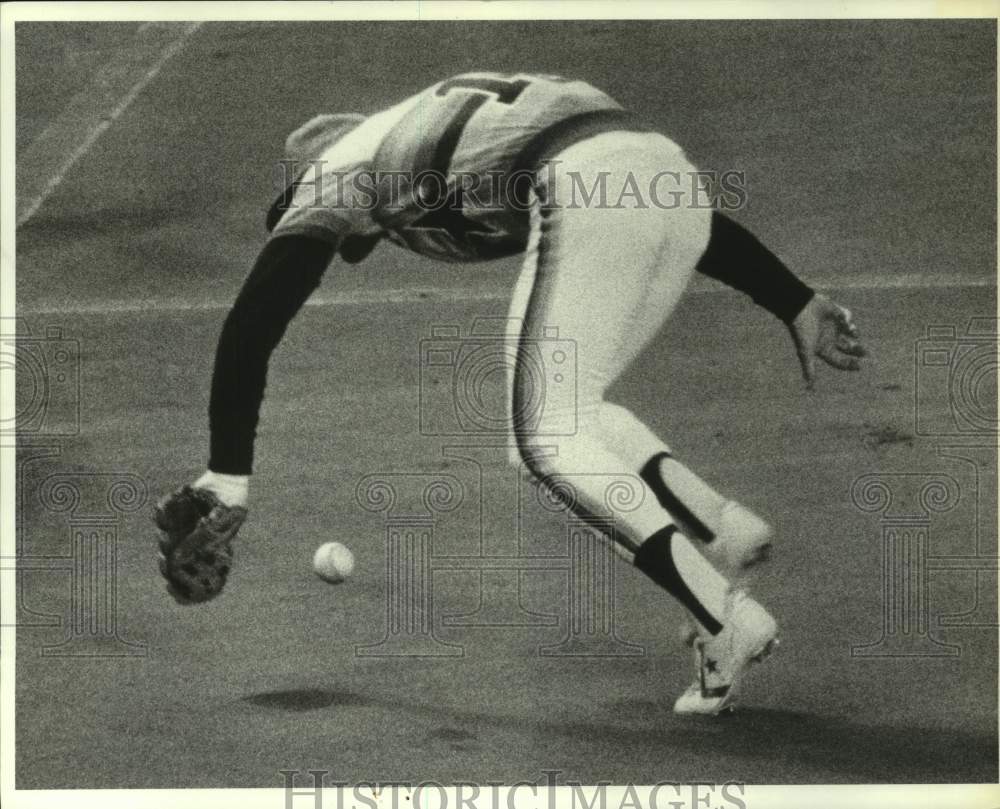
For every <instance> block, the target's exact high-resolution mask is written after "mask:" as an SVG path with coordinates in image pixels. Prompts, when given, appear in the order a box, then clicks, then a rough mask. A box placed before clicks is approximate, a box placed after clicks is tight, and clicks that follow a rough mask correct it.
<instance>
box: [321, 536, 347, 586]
mask: <svg viewBox="0 0 1000 809" xmlns="http://www.w3.org/2000/svg"><path fill="white" fill-rule="evenodd" d="M313 570H314V571H316V575H317V576H319V577H320V578H321V579H322V580H323V581H325V582H329V583H330V584H340V583H341V582H342V581H344V579H346V578H347V577H348V576H350V575H351V572H352V571H353V570H354V554H353V553H351V551H350V549H349V548H348V547H347V546H346V545H341V544H340V543H339V542H327V543H326V544H325V545H320V546H319V547H318V548H317V549H316V553H315V554H314V555H313Z"/></svg>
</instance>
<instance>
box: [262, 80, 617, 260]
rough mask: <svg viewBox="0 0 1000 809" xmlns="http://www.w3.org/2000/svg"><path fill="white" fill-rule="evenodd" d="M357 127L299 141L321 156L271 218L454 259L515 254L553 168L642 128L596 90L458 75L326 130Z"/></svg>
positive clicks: (293, 228)
mask: <svg viewBox="0 0 1000 809" xmlns="http://www.w3.org/2000/svg"><path fill="white" fill-rule="evenodd" d="M352 117H354V116H320V117H319V118H317V119H314V122H311V124H306V126H305V127H303V128H302V129H300V130H298V133H293V136H292V138H291V140H292V141H294V140H297V139H305V140H314V141H315V143H316V144H318V146H316V147H315V149H314V150H313V151H315V152H321V154H315V155H314V154H312V153H310V154H309V155H308V157H309V161H310V167H309V170H308V171H306V172H305V173H304V174H303V175H301V176H300V178H299V180H297V185H298V186H299V188H298V190H296V188H295V187H290V188H289V189H287V190H286V194H285V196H288V197H290V195H292V194H293V193H294V197H290V202H291V204H289V200H287V199H286V200H283V201H282V202H280V203H276V205H275V206H274V207H273V208H272V216H271V217H269V221H270V222H271V224H272V225H274V234H275V235H281V234H283V233H284V234H290V233H296V232H297V233H303V234H307V235H313V236H317V237H319V238H333V239H336V240H341V239H343V238H345V237H346V236H348V235H350V234H363V235H365V236H371V235H374V234H377V233H381V234H384V235H386V236H387V237H388V238H389V239H391V240H392V241H394V242H395V243H397V244H399V245H401V246H404V247H407V248H409V249H411V250H413V251H415V252H417V253H420V254H422V255H426V256H429V257H431V258H438V259H443V260H446V261H482V260H487V259H491V258H498V257H501V256H506V255H512V254H514V253H518V252H520V251H522V250H523V249H524V248H525V245H526V244H527V240H528V233H529V229H530V227H529V205H530V196H531V188H532V183H533V178H534V174H535V171H536V169H537V168H538V167H539V164H540V162H541V161H542V160H543V158H545V157H546V156H548V155H552V154H554V153H555V152H556V151H558V149H559V148H561V147H565V146H567V145H569V144H570V143H571V142H573V141H574V140H580V139H582V138H585V137H588V136H589V135H591V134H596V133H597V132H599V131H608V130H612V129H618V130H621V129H631V128H634V127H635V124H634V122H632V121H631V119H630V118H629V116H628V114H627V113H626V112H625V111H624V110H623V109H622V107H621V105H620V104H618V102H616V101H615V100H614V99H612V98H611V97H610V96H608V95H607V94H606V93H604V92H602V91H600V90H598V89H596V88H595V87H592V86H591V85H589V84H587V83H586V82H584V81H578V80H569V79H563V78H561V77H558V76H548V75H539V74H531V73H511V74H507V73H490V72H476V73H465V74H462V75H460V76H454V77H452V78H450V79H447V80H445V81H442V82H439V83H438V84H435V85H433V86H431V87H428V88H427V89H426V90H424V91H422V92H420V93H418V94H416V95H414V96H411V97H410V98H408V99H406V100H405V101H403V102H401V103H399V104H397V105H395V106H393V107H391V108H389V109H387V110H384V111H383V112H380V113H376V114H375V115H372V116H369V117H368V118H367V119H366V120H364V122H363V123H361V124H360V125H356V126H355V128H354V129H353V130H352V131H349V132H348V133H347V134H346V135H343V136H342V137H339V136H337V134H336V132H333V131H330V132H327V129H328V128H330V127H333V126H344V125H345V124H344V119H345V118H352ZM324 118H328V119H330V123H329V124H327V123H325V121H324ZM313 128H315V130H316V131H315V132H313V131H312V129H313ZM324 144H328V146H325V147H324ZM305 151H306V152H310V150H309V149H305Z"/></svg>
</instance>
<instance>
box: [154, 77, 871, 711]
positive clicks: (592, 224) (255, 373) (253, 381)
mask: <svg viewBox="0 0 1000 809" xmlns="http://www.w3.org/2000/svg"><path fill="white" fill-rule="evenodd" d="M286 147H287V151H288V155H289V157H290V158H292V159H295V160H296V161H298V164H299V165H300V166H301V167H304V169H305V170H304V171H303V172H302V173H301V174H300V175H299V176H298V178H297V180H296V181H295V182H293V183H291V184H290V186H289V188H288V189H287V190H286V191H285V193H284V194H283V195H282V196H281V198H280V199H279V200H278V201H277V202H276V203H275V204H274V206H272V209H271V211H270V213H269V215H268V221H267V224H268V228H269V230H270V231H271V235H270V239H269V240H268V242H267V244H266V245H265V246H264V249H263V250H262V252H261V253H260V256H259V257H258V259H257V261H256V263H255V265H254V267H253V269H252V271H251V272H250V275H249V276H248V278H247V279H246V281H245V283H244V286H243V289H242V290H241V292H240V293H239V296H238V297H237V299H236V302H235V304H234V305H233V308H232V310H231V311H230V313H229V315H228V317H227V318H226V321H225V324H224V326H223V328H222V333H221V336H220V338H219V343H218V349H217V353H216V357H215V370H214V375H213V379H212V393H211V406H210V426H211V453H210V459H209V462H208V471H206V472H205V474H204V475H202V476H201V477H200V478H199V479H198V480H197V481H195V482H193V483H192V484H190V485H189V486H185V487H183V488H182V489H180V490H178V491H177V492H175V493H174V494H172V495H170V496H168V497H167V498H165V499H164V500H163V501H161V503H160V505H159V506H158V507H157V512H156V521H157V524H158V526H159V527H160V529H161V530H162V532H163V539H162V540H161V543H160V547H161V556H160V567H161V572H162V573H163V575H164V577H165V578H166V579H167V582H168V588H169V590H170V592H171V593H172V594H173V595H174V597H175V598H176V599H177V600H178V601H181V602H183V603H197V602H203V601H207V600H209V599H211V598H213V597H214V596H216V595H218V593H219V592H220V591H221V590H222V588H223V586H224V584H225V581H226V576H227V575H228V572H229V568H230V565H231V562H232V546H231V542H232V539H233V537H234V536H235V534H236V532H237V531H238V530H239V528H240V526H241V524H242V523H243V521H244V519H245V517H246V514H247V512H246V507H247V495H248V483H249V477H250V474H251V471H252V461H253V447H254V439H255V435H256V427H257V421H258V415H259V411H260V406H261V401H262V399H263V395H264V386H265V378H266V373H267V367H268V361H269V358H270V356H271V353H272V351H273V350H274V348H275V347H276V346H277V345H278V343H279V342H280V340H281V338H282V335H283V334H284V332H285V328H286V326H287V325H288V323H289V322H290V321H291V319H292V318H293V317H294V316H295V314H296V313H297V312H298V311H299V309H300V308H301V307H302V305H303V304H304V303H305V301H306V299H307V298H308V297H309V295H310V293H312V291H313V290H314V289H315V288H316V287H317V286H318V284H319V283H320V279H321V277H322V276H323V273H324V272H325V270H326V268H327V266H328V265H329V264H330V262H331V260H332V259H333V258H334V257H335V256H336V255H338V254H339V255H340V256H341V257H342V258H343V259H344V260H346V261H348V262H351V263H354V262H358V261H360V260H362V259H363V258H364V257H365V256H366V255H368V254H369V253H370V252H371V251H372V250H373V249H374V248H375V246H376V245H377V243H378V242H379V241H381V240H382V239H388V240H389V241H392V242H394V243H396V244H397V245H400V246H402V247H404V248H406V249H409V250H412V251H414V252H416V253H419V254H421V255H424V256H429V257H432V258H438V259H441V260H444V261H452V262H461V261H482V260H488V259H493V258H497V257H501V256H509V255H513V254H517V253H524V264H523V269H522V271H521V275H520V278H519V280H518V282H517V286H516V288H515V291H514V295H513V301H512V303H511V309H510V319H509V321H508V322H509V323H511V324H514V325H513V326H512V327H511V330H510V333H509V335H508V339H509V340H511V341H512V343H514V344H516V346H517V352H518V353H517V356H518V359H517V362H516V364H515V366H514V368H513V370H512V373H510V375H509V376H510V379H509V399H508V403H509V420H510V430H511V433H512V435H513V436H514V439H515V442H514V444H515V447H516V450H517V455H518V456H519V461H520V462H521V463H523V464H524V465H525V467H526V468H527V469H528V470H529V471H530V472H531V474H533V475H534V476H535V477H536V478H537V479H538V480H539V481H540V482H541V483H542V484H543V485H546V486H548V487H550V488H552V489H556V488H557V487H558V485H559V482H560V479H561V478H563V477H564V476H567V475H574V478H573V483H574V486H575V487H576V492H577V499H576V501H575V502H574V504H573V506H572V508H573V509H574V511H575V512H576V514H577V516H579V517H581V518H582V519H585V520H586V519H587V518H588V516H593V514H595V513H596V512H597V511H598V510H603V509H604V508H606V506H605V504H604V502H603V487H599V486H598V485H597V484H596V483H595V485H594V489H593V490H589V489H588V485H587V480H588V476H587V474H581V473H591V475H592V476H593V477H594V480H595V481H596V480H597V479H598V478H597V476H598V475H600V476H603V479H604V480H606V479H607V476H608V475H616V474H621V475H636V474H638V475H639V477H640V478H641V480H642V481H643V485H644V486H645V487H646V491H645V492H644V494H645V495H646V496H645V497H642V498H640V499H641V500H642V502H641V503H640V505H639V506H638V507H636V508H634V509H632V510H628V511H622V512H621V513H616V514H614V518H615V526H616V528H615V531H614V536H613V537H611V538H610V540H611V541H613V542H614V543H615V544H616V549H617V550H619V551H620V552H621V554H622V555H623V556H625V557H626V558H627V559H629V560H631V561H632V563H633V564H634V565H635V566H636V567H637V568H639V569H640V570H641V571H643V572H644V573H645V574H647V575H648V576H649V577H650V578H651V579H652V580H653V581H654V582H656V583H657V584H658V585H660V586H661V587H662V588H663V589H665V590H666V591H667V592H668V593H670V594H671V595H672V596H674V597H675V598H676V599H677V600H678V601H680V602H681V604H683V606H684V607H685V608H686V609H687V612H688V613H689V614H690V615H691V616H692V618H693V628H694V636H693V640H692V642H693V646H694V649H695V665H696V672H695V678H694V682H693V684H692V685H691V686H690V687H689V688H688V689H687V690H686V691H684V692H683V693H682V694H681V696H680V697H679V698H678V699H677V701H676V703H675V706H674V709H675V711H677V712H679V713H702V714H714V713H718V712H719V711H720V710H722V709H724V708H726V707H728V706H729V705H730V703H731V700H732V699H733V696H734V693H735V688H736V686H737V684H738V680H739V678H740V675H741V674H742V672H743V671H744V670H745V669H746V668H747V667H748V666H749V665H750V663H752V662H753V661H755V660H759V659H762V658H763V657H765V656H766V655H767V654H768V653H769V652H770V651H771V649H772V647H773V646H774V644H775V642H776V638H777V626H776V623H775V621H774V619H773V618H772V617H771V615H769V614H768V612H767V611H766V610H765V609H764V608H763V607H762V606H761V605H760V604H758V603H757V602H756V601H754V600H753V599H751V598H750V597H749V596H748V595H747V594H746V593H745V592H744V591H743V590H741V589H740V588H738V587H735V586H734V585H732V584H731V580H732V579H733V578H734V577H736V576H737V575H738V574H739V573H740V572H741V571H742V570H743V569H745V568H746V567H748V566H750V565H752V564H754V563H756V562H758V561H761V560H762V559H763V558H765V557H766V554H767V551H768V548H769V546H770V541H771V529H770V528H769V526H768V525H767V524H766V523H765V522H764V521H763V520H761V519H760V518H758V517H757V516H755V515H754V514H752V513H751V512H750V511H749V510H747V509H745V508H744V507H742V506H740V505H739V504H737V503H735V502H732V501H728V500H727V499H726V498H724V497H723V496H722V495H720V494H718V493H717V492H716V491H714V490H713V489H712V488H711V487H710V486H709V485H708V484H707V483H705V482H704V481H702V480H701V479H700V478H699V477H697V476H696V475H695V474H694V473H693V472H692V471H690V470H689V469H687V468H686V467H685V466H684V465H683V464H682V463H680V462H679V461H678V460H677V459H676V458H674V457H673V456H672V455H671V452H670V450H669V448H668V447H667V445H666V444H665V443H664V442H663V440H662V439H660V438H659V437H657V436H656V435H654V434H653V433H652V432H651V431H650V429H649V428H648V427H646V425H645V424H643V423H642V422H641V421H640V420H639V419H638V418H636V416H634V415H633V414H632V413H631V412H630V411H629V410H627V409H626V408H624V407H622V406H620V405H617V404H613V403H611V402H609V401H606V399H605V392H606V391H607V389H608V388H609V386H610V385H611V384H612V382H614V380H615V379H616V377H617V376H618V375H619V374H620V373H621V371H622V370H623V369H624V368H625V367H626V366H627V365H628V363H629V362H630V361H631V360H632V359H633V358H634V357H635V356H636V355H637V354H638V353H639V351H640V350H641V349H642V348H643V346H644V345H645V344H646V343H647V342H648V341H649V340H650V339H651V338H652V337H653V335H654V334H655V333H656V332H657V330H658V329H659V328H660V326H661V325H662V323H663V322H664V321H665V320H666V319H667V318H668V317H669V316H670V313H671V311H672V310H673V308H674V306H675V305H676V303H677V301H678V299H679V297H680V295H681V293H682V292H683V290H684V288H685V286H686V285H687V283H688V281H689V279H690V277H691V274H692V273H693V272H694V271H695V270H697V271H698V272H701V273H703V274H705V275H708V276H710V277H712V278H715V279H718V280H720V281H722V282H723V283H725V284H728V285H729V286H731V287H733V288H735V289H737V290H739V291H742V292H744V293H746V294H748V295H749V296H750V297H751V298H752V299H753V300H754V301H755V302H756V303H757V304H759V305H760V306H762V307H764V308H765V309H767V310H769V311H770V312H772V313H773V314H774V315H775V316H776V317H777V318H778V319H779V320H780V321H782V322H783V323H784V324H785V325H786V326H787V327H788V329H789V331H790V334H791V337H792V340H793V343H794V347H795V350H796V352H797V354H798V358H799V361H800V363H801V366H802V371H803V374H804V376H805V379H806V382H807V384H808V385H811V384H812V381H813V377H814V373H815V368H814V363H815V359H816V358H817V357H818V358H819V359H821V360H823V361H824V362H825V363H827V364H829V365H831V366H833V367H834V368H838V369H841V370H856V369H857V368H858V367H859V365H860V358H861V357H863V356H864V354H865V351H864V348H863V347H862V345H861V343H860V342H859V339H858V330H857V328H856V327H855V325H854V323H853V322H852V319H851V314H850V313H849V312H848V311H847V310H846V309H844V308H843V307H841V306H838V305H837V304H835V303H833V302H831V301H830V300H828V299H827V298H825V297H824V296H822V295H819V294H815V293H814V292H813V291H812V290H811V289H810V288H809V287H808V286H806V285H805V284H804V283H802V282H801V281H800V280H799V279H798V278H796V276H795V275H793V274H792V273H791V272H790V271H789V270H788V269H787V268H786V267H785V266H784V265H783V264H782V262H781V261H780V260H779V259H778V258H776V257H775V256H774V255H773V254H772V253H771V252H770V251H769V250H768V249H767V248H765V247H764V246H763V245H762V244H761V243H760V242H759V241H758V240H757V239H756V238H755V237H754V236H753V235H751V234H750V233H749V232H748V231H747V230H745V229H744V228H743V227H742V226H740V225H739V224H737V223H736V222H735V221H733V220H732V219H729V218H727V217H726V216H724V215H722V214H721V213H719V212H713V211H712V210H710V209H709V208H708V207H707V206H705V205H704V204H702V205H695V204H689V203H690V202H691V200H690V199H681V200H680V202H679V204H675V205H671V204H650V201H649V200H648V199H643V198H640V197H639V196H638V195H636V194H630V193H623V194H621V195H620V196H616V197H615V198H614V199H610V200H607V201H606V203H605V204H600V203H601V202H602V201H601V200H598V203H597V204H594V203H593V200H591V203H592V204H582V205H581V204H580V203H579V198H578V197H577V196H576V195H577V194H578V192H579V191H580V189H581V187H582V188H584V189H591V188H593V186H594V183H595V182H597V181H598V180H600V179H601V178H602V177H603V178H605V179H604V181H605V182H606V186H607V188H609V189H625V188H637V189H642V192H643V194H645V193H646V190H647V189H654V190H655V189H656V188H657V186H658V184H660V183H664V182H666V183H668V185H669V183H670V181H672V180H673V179H674V178H687V177H691V176H693V173H694V172H695V169H694V167H693V166H692V165H691V164H690V163H689V162H688V160H687V158H686V157H685V155H684V152H683V151H682V150H681V148H680V147H679V146H677V145H676V144H675V143H673V142H672V141H671V140H669V139H668V138H667V137H665V136H664V135H662V134H659V133H657V132H653V131H649V130H647V129H646V128H645V127H644V126H643V125H642V124H641V123H640V122H639V121H638V120H637V119H636V118H634V117H633V116H632V115H631V114H629V112H627V111H626V110H625V109H623V108H622V107H621V105H619V104H618V103H617V102H615V101H614V100H613V99H611V98H610V97H609V96H607V95H606V94H605V93H603V92H601V91H600V90H597V89H595V88H594V87H591V86H590V85H588V84H586V83H584V82H582V81H572V80H566V79H562V78H559V77H554V76H542V75H532V74H527V73H524V74H521V73H519V74H497V73H469V74H464V75H461V76H457V77H454V78H451V79H448V80H447V81H443V82H440V83H439V84H435V85H434V86H432V87H429V88H427V89H426V90H424V91H423V92H421V93H419V94H417V95H416V96H413V97H411V98H409V99H407V100H405V101H403V102H402V103H400V104H398V105H396V106H394V107H392V108H390V109H387V110H385V111H383V112H380V113H378V114H375V115H372V116H370V117H367V118H366V117H364V116H360V115H324V116H320V117H318V118H316V119H313V120H312V121H310V122H308V123H307V124H305V125H304V126H303V127H302V128H300V129H299V130H297V131H296V132H294V133H293V134H292V135H291V136H290V137H289V138H288V142H287V144H286ZM659 187H660V188H666V187H668V186H664V185H660V186H659ZM669 187H670V188H672V189H675V190H676V189H677V188H679V187H680V186H678V185H669ZM660 196H661V197H663V198H666V199H667V200H669V199H670V196H669V194H668V192H666V191H664V192H663V193H662V194H661V195H660ZM660 201H661V202H662V201H664V200H663V199H661V200H660ZM551 327H555V328H557V329H558V334H559V337H560V339H566V340H572V341H574V342H575V344H576V351H577V372H578V379H577V385H578V390H577V398H576V402H575V403H573V409H572V410H569V406H566V407H560V406H559V405H558V403H557V404H553V405H551V406H549V403H545V406H543V407H541V408H538V407H537V406H535V405H537V403H533V402H532V401H531V396H532V388H531V384H530V380H529V379H527V378H526V376H527V373H526V367H527V363H529V362H530V361H533V360H532V357H531V352H532V351H533V350H535V347H536V346H537V344H538V341H539V340H540V339H542V338H543V337H544V336H545V330H546V329H547V328H551ZM573 419H575V430H574V429H566V425H567V424H573V422H572V420H573Z"/></svg>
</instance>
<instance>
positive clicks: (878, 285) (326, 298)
mask: <svg viewBox="0 0 1000 809" xmlns="http://www.w3.org/2000/svg"><path fill="white" fill-rule="evenodd" d="M995 286H996V281H994V280H990V279H986V278H958V279H956V278H913V277H903V278H849V279H844V280H843V281H842V282H839V283H836V284H833V283H817V284H815V285H814V288H815V289H817V290H818V291H820V292H836V291H840V290H864V289H874V290H891V289H900V290H920V289H989V288H990V287H995ZM511 293H512V288H509V287H504V288H502V289H500V288H492V289H483V288H481V287H464V288H463V287H401V288H395V289H379V290H369V289H358V290H351V291H350V292H341V293H337V294H333V295H316V296H314V297H312V298H310V299H309V300H308V301H307V302H306V306H310V307H336V306H365V305H373V304H375V305H377V304H408V305H413V304H418V305H419V304H433V303H448V302H463V301H495V300H507V299H509V298H510V296H511ZM722 293H728V294H734V293H733V290H731V289H728V288H727V287H725V286H721V285H718V286H716V285H713V286H711V287H705V288H703V289H689V290H688V291H687V293H686V294H687V295H695V296H701V295H716V294H722ZM233 297H234V298H235V291H234V293H233ZM230 306H232V301H231V300H226V301H219V300H208V301H189V300H169V299H166V300H165V299H144V300H126V301H97V302H95V303H74V304H69V305H51V306H47V305H40V306H26V307H20V306H19V307H18V308H17V314H18V315H29V314H30V315H75V314H80V315H85V314H94V315H102V314H115V313H122V314H140V313H144V312H148V313H160V314H162V313H177V312H214V311H223V310H228V309H229V308H230Z"/></svg>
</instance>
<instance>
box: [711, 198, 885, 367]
mask: <svg viewBox="0 0 1000 809" xmlns="http://www.w3.org/2000/svg"><path fill="white" fill-rule="evenodd" d="M696 269H697V270H698V272H700V273H702V274H703V275H707V276H709V277H711V278H715V279H716V280H718V281H722V282H723V283H724V284H727V285H728V286H731V287H733V288H734V289H737V290H739V291H740V292H744V293H746V294H747V295H749V296H750V297H751V299H753V301H754V302H755V303H756V304H758V305H759V306H762V307H763V308H765V309H767V310H768V311H769V312H771V313H772V314H773V315H775V317H777V318H779V319H780V320H781V321H782V322H783V323H785V324H786V325H787V326H788V329H789V331H790V333H791V335H792V341H793V342H794V344H795V350H796V353H797V354H798V357H799V362H800V364H801V366H802V374H803V376H804V377H805V380H806V383H807V385H808V386H809V387H812V383H813V379H814V376H815V359H814V358H815V357H819V358H820V359H822V360H823V361H824V362H826V363H827V364H828V365H831V366H833V367H834V368H839V369H840V370H845V371H856V370H857V369H858V368H859V367H860V358H861V357H863V356H865V353H866V352H865V349H864V347H863V346H862V345H861V343H860V342H859V341H858V335H859V332H858V328H857V326H855V325H854V322H853V319H852V317H851V313H850V311H848V310H847V309H846V308H844V307H843V306H840V305H838V304H836V303H834V302H833V301H831V300H829V299H828V298H827V297H826V296H824V295H820V294H817V293H816V292H815V291H814V290H813V289H811V288H810V287H809V286H808V285H807V284H805V283H803V282H802V281H801V280H800V279H799V278H798V277H797V276H796V275H795V274H794V273H793V272H792V271H791V270H789V269H788V267H786V266H785V264H784V263H783V262H782V261H781V259H779V258H778V257H777V256H776V255H774V253H772V252H771V251H770V250H768V249H767V247H765V246H764V245H763V244H762V243H761V242H760V240H759V239H758V238H757V237H756V236H754V235H753V234H752V233H751V232H750V231H749V230H747V229H746V228H745V227H743V226H742V225H740V224H739V223H738V222H736V221H734V220H733V219H730V218H729V217H728V216H725V215H723V214H721V213H719V212H718V211H714V212H713V213H712V230H711V236H710V237H709V241H708V246H707V247H706V249H705V253H704V254H703V255H702V257H701V259H700V260H699V262H698V265H697V268H696Z"/></svg>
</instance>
